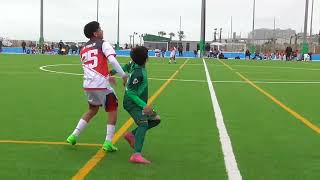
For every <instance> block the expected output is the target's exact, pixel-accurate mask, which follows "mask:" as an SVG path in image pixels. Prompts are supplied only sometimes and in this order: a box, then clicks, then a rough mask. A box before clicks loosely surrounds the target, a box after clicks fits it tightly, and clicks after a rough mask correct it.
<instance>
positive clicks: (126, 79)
mask: <svg viewBox="0 0 320 180" xmlns="http://www.w3.org/2000/svg"><path fill="white" fill-rule="evenodd" d="M122 81H123V82H122V84H123V86H126V84H127V81H128V75H124V76H122Z"/></svg>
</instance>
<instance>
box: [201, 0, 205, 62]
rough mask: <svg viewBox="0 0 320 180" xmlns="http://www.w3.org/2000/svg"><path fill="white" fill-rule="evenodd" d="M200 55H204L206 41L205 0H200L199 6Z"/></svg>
mask: <svg viewBox="0 0 320 180" xmlns="http://www.w3.org/2000/svg"><path fill="white" fill-rule="evenodd" d="M200 37H201V38H200V56H201V57H203V56H204V46H205V42H206V0H202V6H201V36H200Z"/></svg>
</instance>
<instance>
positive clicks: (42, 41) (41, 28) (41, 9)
mask: <svg viewBox="0 0 320 180" xmlns="http://www.w3.org/2000/svg"><path fill="white" fill-rule="evenodd" d="M43 43H44V37H43V0H41V1H40V39H39V45H40V47H41V53H42V49H43Z"/></svg>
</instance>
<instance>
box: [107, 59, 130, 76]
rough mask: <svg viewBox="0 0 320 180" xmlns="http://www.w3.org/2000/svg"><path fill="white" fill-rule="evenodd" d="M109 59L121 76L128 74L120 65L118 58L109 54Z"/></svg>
mask: <svg viewBox="0 0 320 180" xmlns="http://www.w3.org/2000/svg"><path fill="white" fill-rule="evenodd" d="M108 60H109V62H110V64H111V65H112V67H113V68H114V70H115V71H116V72H117V73H119V75H120V76H121V77H124V76H127V75H126V73H125V72H124V71H123V69H122V67H121V66H120V64H119V62H118V61H117V59H116V58H115V57H114V56H109V57H108Z"/></svg>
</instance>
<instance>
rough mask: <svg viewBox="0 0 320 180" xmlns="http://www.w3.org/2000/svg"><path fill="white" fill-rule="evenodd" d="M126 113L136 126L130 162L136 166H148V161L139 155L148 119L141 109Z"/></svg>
mask: <svg viewBox="0 0 320 180" xmlns="http://www.w3.org/2000/svg"><path fill="white" fill-rule="evenodd" d="M126 110H127V109H126ZM127 111H128V112H129V114H130V115H131V117H132V118H133V119H134V121H135V123H136V124H137V125H138V127H137V129H136V130H135V135H134V154H133V155H132V156H131V157H130V162H132V163H138V164H149V163H150V161H148V160H146V159H145V158H144V157H142V155H141V151H142V147H143V144H144V138H145V135H146V132H147V130H148V118H147V116H146V115H143V114H142V109H141V108H138V107H137V108H133V109H130V110H127ZM131 133H132V132H131ZM132 134H133V133H132ZM128 142H129V141H128ZM129 143H132V142H129ZM130 145H131V144H130Z"/></svg>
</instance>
